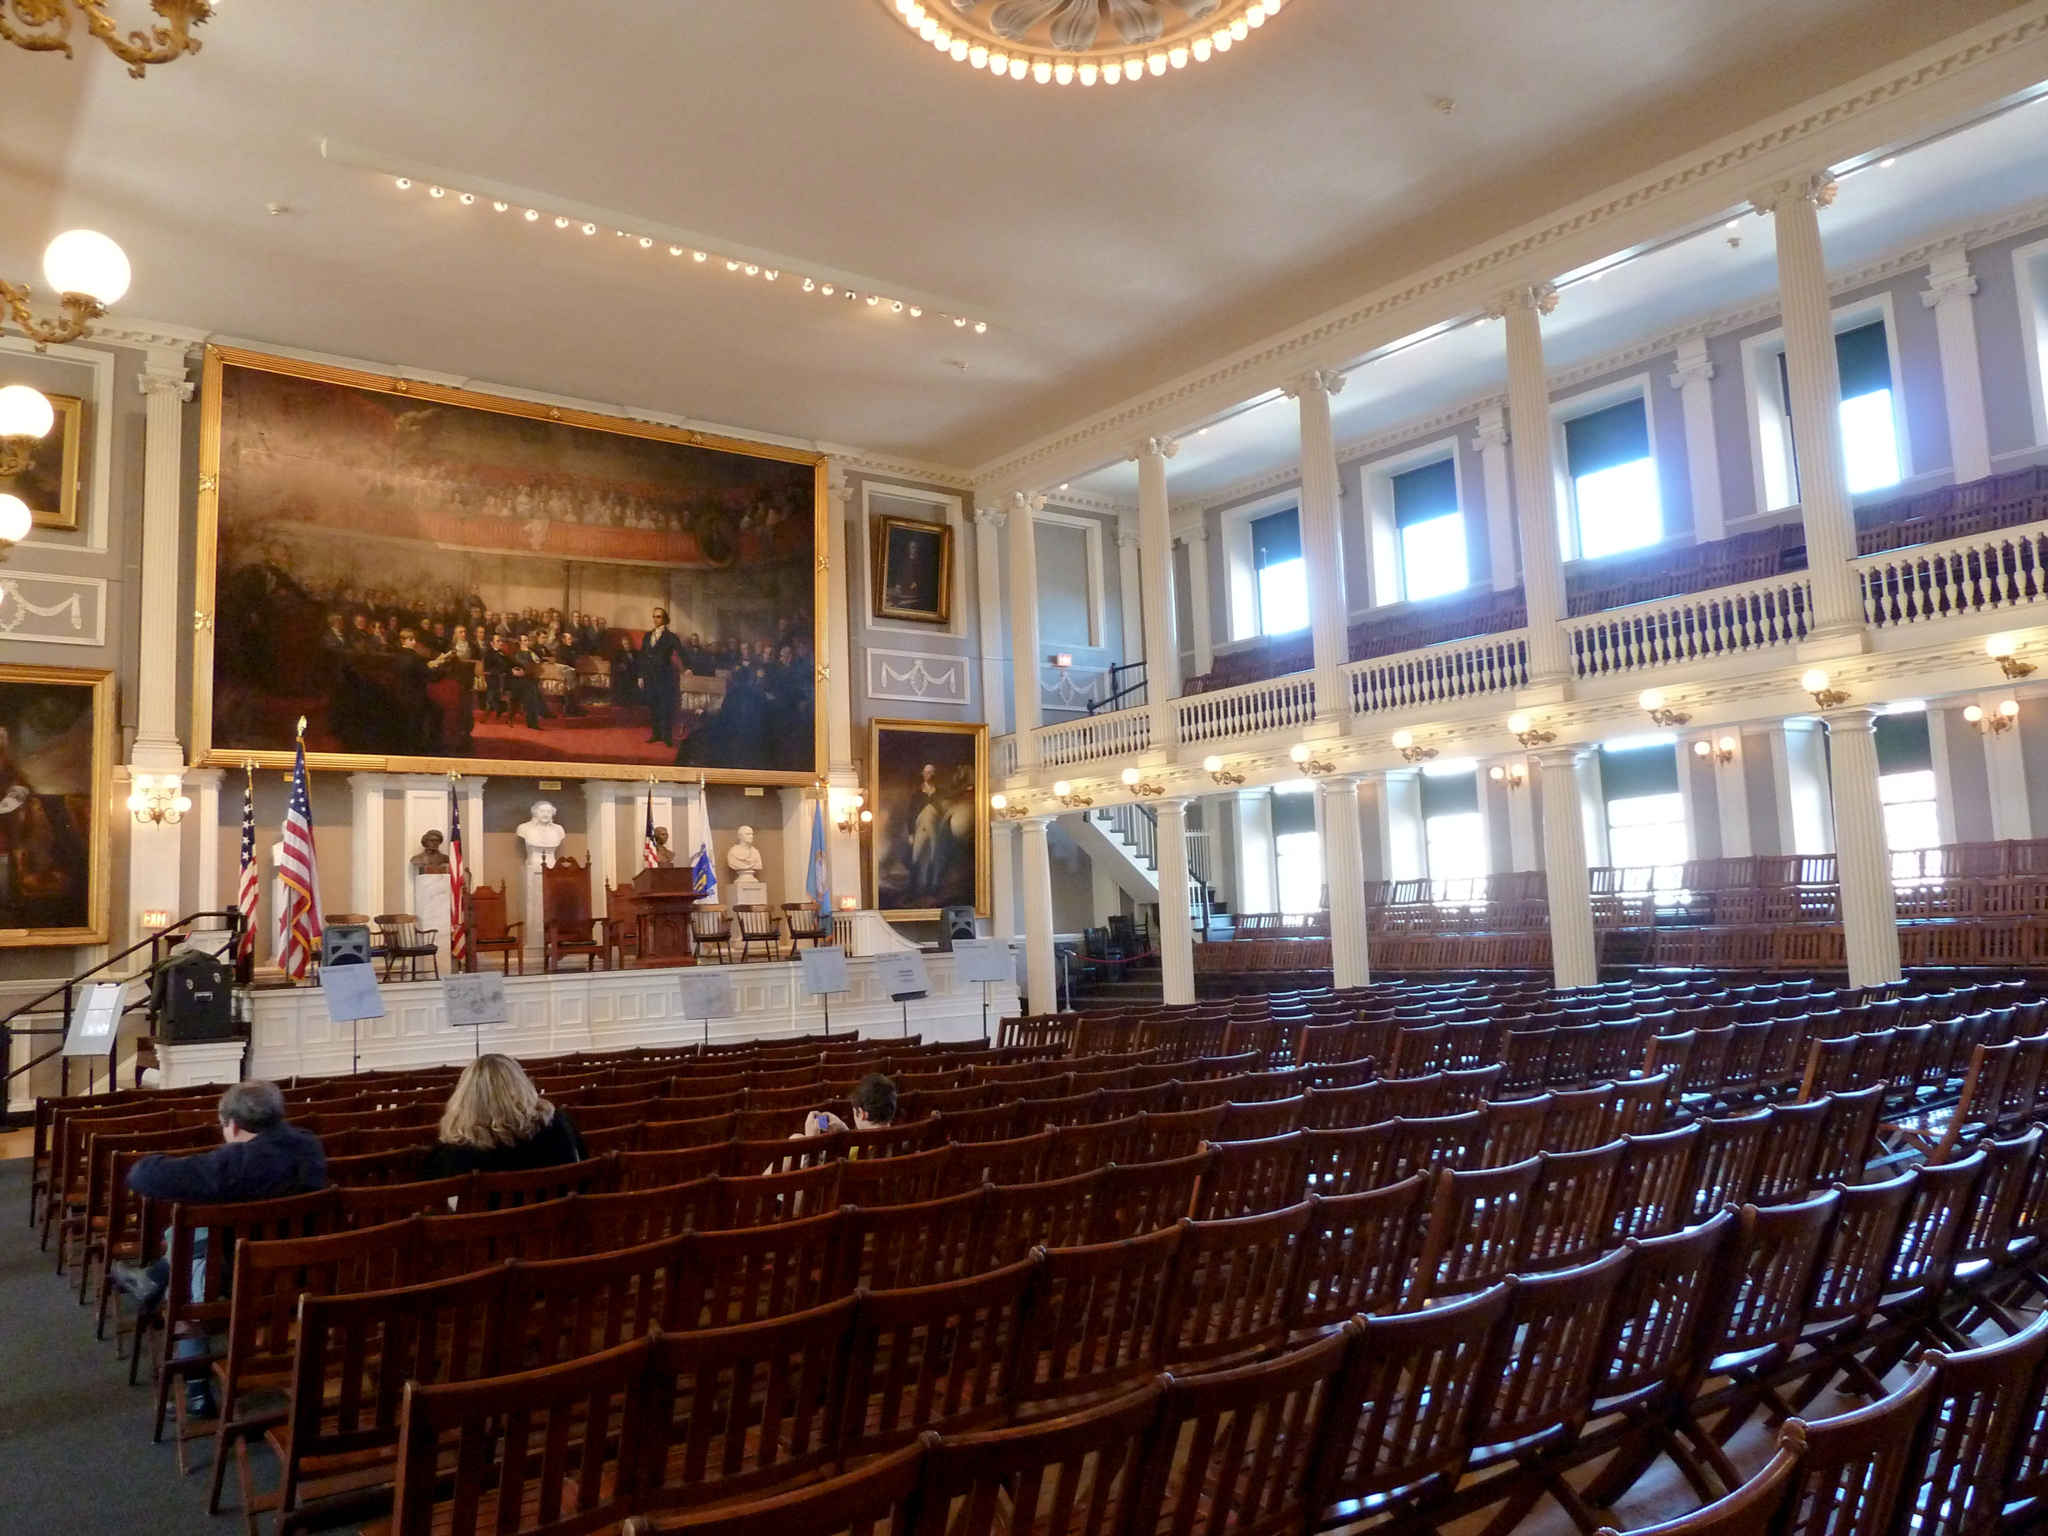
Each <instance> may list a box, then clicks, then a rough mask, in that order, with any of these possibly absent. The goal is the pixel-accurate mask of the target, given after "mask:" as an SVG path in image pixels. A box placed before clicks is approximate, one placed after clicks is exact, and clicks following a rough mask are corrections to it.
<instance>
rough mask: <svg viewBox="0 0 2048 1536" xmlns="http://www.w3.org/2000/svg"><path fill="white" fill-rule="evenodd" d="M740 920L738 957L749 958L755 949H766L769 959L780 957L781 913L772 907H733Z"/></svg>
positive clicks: (734, 913)
mask: <svg viewBox="0 0 2048 1536" xmlns="http://www.w3.org/2000/svg"><path fill="white" fill-rule="evenodd" d="M732 910H733V915H734V916H736V917H737V918H739V920H740V959H741V960H743V961H744V960H751V959H752V958H753V956H754V951H755V950H756V949H765V950H767V951H768V958H769V959H770V960H779V959H780V958H781V957H782V914H781V913H780V912H777V911H776V910H775V909H774V908H772V907H734V908H733V909H732Z"/></svg>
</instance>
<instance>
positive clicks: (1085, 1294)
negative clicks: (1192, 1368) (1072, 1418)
mask: <svg viewBox="0 0 2048 1536" xmlns="http://www.w3.org/2000/svg"><path fill="white" fill-rule="evenodd" d="M1181 1231H1182V1229H1181V1228H1179V1227H1168V1228H1166V1229H1165V1230H1164V1231H1160V1232H1153V1233H1150V1234H1148V1235H1146V1236H1144V1237H1129V1238H1124V1239H1122V1240H1121V1241H1118V1242H1114V1243H1096V1244H1091V1245H1088V1246H1086V1247H1077V1248H1057V1249H1052V1250H1049V1251H1047V1252H1046V1253H1045V1268H1044V1271H1043V1273H1042V1275H1041V1277H1040V1282H1039V1285H1038V1287H1037V1290H1036V1292H1035V1294H1034V1296H1033V1299H1032V1303H1031V1307H1030V1309H1029V1312H1028V1314H1027V1320H1026V1323H1025V1340H1024V1347H1023V1352H1022V1354H1021V1356H1020V1357H1019V1365H1018V1370H1017V1389H1016V1394H1015V1400H1016V1404H1017V1407H1018V1410H1019V1411H1020V1412H1023V1411H1030V1410H1033V1409H1036V1410H1039V1411H1044V1410H1045V1409H1046V1408H1047V1407H1048V1406H1050V1405H1052V1404H1055V1403H1057V1402H1059V1401H1061V1400H1063V1399H1080V1398H1083V1397H1085V1396H1087V1395H1090V1394H1098V1393H1102V1392H1107V1391H1110V1390H1113V1389H1114V1388H1117V1387H1120V1386H1126V1385H1132V1384H1135V1383H1137V1382H1140V1381H1142V1380H1144V1379H1145V1377H1147V1376H1148V1375H1150V1374H1151V1372H1153V1371H1154V1370H1156V1369H1158V1366H1159V1351H1160V1347H1161V1340H1162V1336H1163V1334H1164V1331H1165V1326H1166V1305H1167V1288H1168V1283H1169V1281H1170V1280H1171V1279H1172V1277H1173V1271H1174V1264H1175V1261H1176V1259H1177V1257H1178V1255H1179V1253H1180V1243H1181Z"/></svg>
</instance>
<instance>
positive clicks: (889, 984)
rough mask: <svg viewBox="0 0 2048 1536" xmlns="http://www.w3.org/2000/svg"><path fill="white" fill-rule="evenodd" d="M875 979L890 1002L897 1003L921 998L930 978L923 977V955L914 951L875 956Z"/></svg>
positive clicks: (897, 951) (929, 983)
mask: <svg viewBox="0 0 2048 1536" xmlns="http://www.w3.org/2000/svg"><path fill="white" fill-rule="evenodd" d="M875 979H876V980H877V981H879V982H880V983H881V984H882V990H883V991H885V992H887V993H888V994H889V998H890V1001H892V1002H898V1003H900V1002H902V1001H904V1000H905V999H906V998H912V997H923V996H924V995H925V993H926V992H927V991H928V990H930V987H931V978H930V977H928V976H926V975H925V970H924V955H923V954H922V953H921V952H920V951H918V950H915V949H899V950H893V951H891V952H890V953H888V954H886V955H876V956H875Z"/></svg>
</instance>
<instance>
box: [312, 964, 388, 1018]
mask: <svg viewBox="0 0 2048 1536" xmlns="http://www.w3.org/2000/svg"><path fill="white" fill-rule="evenodd" d="M320 991H321V993H322V994H323V995H324V996H325V997H326V999H327V1017H328V1019H329V1020H330V1021H332V1022H333V1023H336V1024H351V1023H354V1022H355V1021H356V1020H357V1019H381V1018H383V1017H384V999H383V997H382V995H380V994H379V993H378V991H377V969H376V967H375V966H370V965H323V966H321V967H320Z"/></svg>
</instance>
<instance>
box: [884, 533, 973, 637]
mask: <svg viewBox="0 0 2048 1536" xmlns="http://www.w3.org/2000/svg"><path fill="white" fill-rule="evenodd" d="M873 537H874V542H875V548H874V557H873V564H872V568H871V571H872V574H871V578H870V579H871V581H872V583H873V589H874V611H875V617H876V618H878V619H907V620H909V621H910V622H912V623H915V624H950V623H952V622H953V525H952V524H951V523H927V522H923V521H921V520H920V519H918V518H914V517H890V516H882V517H877V518H876V519H875V520H874V535H873Z"/></svg>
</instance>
